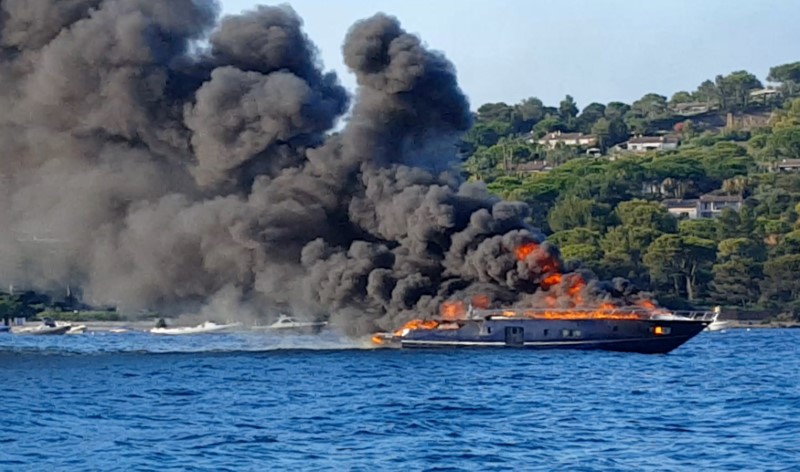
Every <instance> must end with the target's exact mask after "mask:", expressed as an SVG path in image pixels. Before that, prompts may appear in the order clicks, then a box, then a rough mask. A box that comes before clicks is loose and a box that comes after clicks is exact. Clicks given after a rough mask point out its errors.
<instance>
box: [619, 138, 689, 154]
mask: <svg viewBox="0 0 800 472" xmlns="http://www.w3.org/2000/svg"><path fill="white" fill-rule="evenodd" d="M678 143H680V139H678V137H677V136H636V137H635V138H631V139H629V140H628V142H626V143H624V144H623V147H624V148H626V149H627V150H628V151H632V152H647V151H670V150H673V149H678Z"/></svg>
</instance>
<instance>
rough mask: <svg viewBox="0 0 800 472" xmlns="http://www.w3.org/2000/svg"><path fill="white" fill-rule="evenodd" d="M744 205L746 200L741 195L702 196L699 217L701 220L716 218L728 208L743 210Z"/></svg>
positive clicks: (698, 211)
mask: <svg viewBox="0 0 800 472" xmlns="http://www.w3.org/2000/svg"><path fill="white" fill-rule="evenodd" d="M743 203H744V198H743V197H742V196H741V195H712V194H706V195H701V196H700V200H699V203H698V208H697V215H698V217H700V218H716V217H718V216H719V215H720V214H721V213H722V210H724V209H726V208H730V209H731V210H734V211H739V210H741V208H742V204H743Z"/></svg>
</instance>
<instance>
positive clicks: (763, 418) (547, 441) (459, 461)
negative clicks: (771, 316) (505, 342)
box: [0, 329, 800, 472]
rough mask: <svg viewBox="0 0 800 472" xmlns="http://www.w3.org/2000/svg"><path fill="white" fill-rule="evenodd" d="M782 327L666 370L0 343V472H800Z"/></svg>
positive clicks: (49, 341) (790, 348)
mask: <svg viewBox="0 0 800 472" xmlns="http://www.w3.org/2000/svg"><path fill="white" fill-rule="evenodd" d="M798 346H800V330H789V329H758V330H757V329H753V330H749V331H748V330H728V331H725V332H721V333H719V332H717V333H702V334H700V335H699V336H697V337H696V338H694V339H693V340H691V341H690V342H689V343H687V344H686V345H684V346H682V347H680V348H679V349H677V350H676V351H674V352H672V353H670V354H668V355H642V354H620V353H606V352H580V351H525V350H511V349H509V350H504V349H464V350H460V349H452V350H415V351H409V350H399V349H363V348H358V347H360V346H355V345H353V344H352V343H349V342H344V341H341V340H338V339H335V338H334V339H330V338H323V339H321V340H319V339H316V338H305V339H286V338H280V339H278V338H271V337H269V336H266V335H256V336H254V335H246V334H227V335H222V334H221V335H202V336H182V337H157V336H152V335H148V334H144V333H139V334H117V335H113V334H99V333H98V334H95V335H92V334H86V335H82V336H54V337H47V336H42V337H30V336H28V337H26V336H16V335H8V334H3V335H0V365H1V366H2V379H0V398H2V401H3V407H2V409H0V470H2V471H28V470H30V471H72V470H75V471H134V470H137V471H138V470H141V471H159V472H163V471H173V470H175V471H184V470H186V471H201V470H202V471H205V470H208V471H250V470H252V471H263V470H314V471H323V470H336V471H338V470H352V471H375V470H436V471H449V470H453V471H456V470H480V471H487V470H586V471H591V470H632V471H633V470H636V471H639V470H692V471H696V470H748V471H755V470H800V356H799V355H798V354H800V349H799V348H798Z"/></svg>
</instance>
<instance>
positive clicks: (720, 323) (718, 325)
mask: <svg viewBox="0 0 800 472" xmlns="http://www.w3.org/2000/svg"><path fill="white" fill-rule="evenodd" d="M721 314H722V310H721V309H720V307H714V318H713V319H712V321H711V324H710V325H708V326H706V329H705V330H706V331H722V330H723V329H727V328H730V327H731V326H732V325H733V323H732V322H731V321H730V320H720V319H719V315H721Z"/></svg>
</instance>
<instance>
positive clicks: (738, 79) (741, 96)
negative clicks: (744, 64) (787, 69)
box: [714, 70, 763, 110]
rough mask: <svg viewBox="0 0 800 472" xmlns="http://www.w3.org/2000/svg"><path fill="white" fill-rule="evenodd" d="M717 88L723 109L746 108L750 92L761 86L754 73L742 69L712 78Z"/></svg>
mask: <svg viewBox="0 0 800 472" xmlns="http://www.w3.org/2000/svg"><path fill="white" fill-rule="evenodd" d="M714 82H715V84H716V86H717V90H719V97H720V106H721V107H722V109H723V110H736V109H743V108H747V106H748V105H749V103H750V92H751V91H753V90H755V89H760V88H762V87H763V86H762V85H761V81H759V80H758V79H757V78H756V76H755V75H753V74H751V73H749V72H747V71H744V70H740V71H736V72H731V73H730V74H728V75H725V76H723V75H718V76H717V78H716V79H715V80H714Z"/></svg>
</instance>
